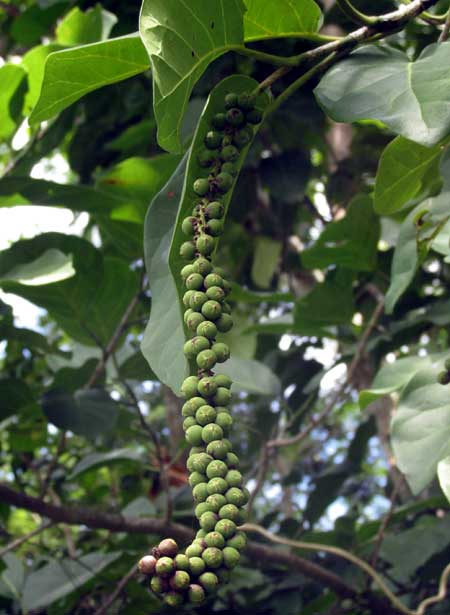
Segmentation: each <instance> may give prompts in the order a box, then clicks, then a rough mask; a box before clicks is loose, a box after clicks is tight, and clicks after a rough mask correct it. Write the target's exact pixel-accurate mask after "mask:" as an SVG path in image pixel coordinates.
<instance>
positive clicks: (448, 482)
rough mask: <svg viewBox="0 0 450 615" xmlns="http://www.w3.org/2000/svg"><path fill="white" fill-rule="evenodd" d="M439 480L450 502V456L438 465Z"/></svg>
mask: <svg viewBox="0 0 450 615" xmlns="http://www.w3.org/2000/svg"><path fill="white" fill-rule="evenodd" d="M437 471H438V478H439V483H440V485H441V489H442V491H443V492H444V493H445V497H446V498H447V500H448V501H449V502H450V456H449V457H446V458H445V459H442V460H441V461H440V462H439V463H438V469H437Z"/></svg>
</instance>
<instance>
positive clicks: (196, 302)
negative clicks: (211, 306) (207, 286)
mask: <svg viewBox="0 0 450 615" xmlns="http://www.w3.org/2000/svg"><path fill="white" fill-rule="evenodd" d="M188 292H192V295H191V296H190V299H189V305H190V307H191V309H193V310H194V311H195V312H198V311H200V310H201V309H202V307H203V306H204V304H205V303H206V302H207V301H208V295H207V294H206V293H204V292H202V291H199V290H194V291H188Z"/></svg>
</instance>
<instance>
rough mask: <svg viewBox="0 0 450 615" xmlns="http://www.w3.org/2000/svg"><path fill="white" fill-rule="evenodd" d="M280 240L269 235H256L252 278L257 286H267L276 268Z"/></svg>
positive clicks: (280, 244)
mask: <svg viewBox="0 0 450 615" xmlns="http://www.w3.org/2000/svg"><path fill="white" fill-rule="evenodd" d="M282 247H283V246H282V243H281V241H275V240H274V239H271V238H270V237H261V236H260V237H257V238H256V242H255V251H254V255H253V264H252V272H251V276H252V280H253V282H254V283H255V284H256V286H259V288H269V287H270V285H271V282H272V279H273V276H274V275H275V272H276V270H277V268H278V263H279V260H280V256H281V250H282Z"/></svg>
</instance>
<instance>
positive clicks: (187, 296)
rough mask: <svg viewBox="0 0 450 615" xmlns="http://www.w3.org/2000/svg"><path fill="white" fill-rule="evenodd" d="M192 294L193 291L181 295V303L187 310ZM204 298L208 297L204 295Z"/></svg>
mask: <svg viewBox="0 0 450 615" xmlns="http://www.w3.org/2000/svg"><path fill="white" fill-rule="evenodd" d="M194 292H195V291H193V290H187V291H186V292H185V293H184V295H183V303H184V305H185V306H186V307H187V308H189V306H190V304H191V298H192V295H193V294H194ZM206 296H208V295H206ZM189 309H191V308H189ZM187 311H188V310H186V312H187ZM190 313H192V310H191V312H190Z"/></svg>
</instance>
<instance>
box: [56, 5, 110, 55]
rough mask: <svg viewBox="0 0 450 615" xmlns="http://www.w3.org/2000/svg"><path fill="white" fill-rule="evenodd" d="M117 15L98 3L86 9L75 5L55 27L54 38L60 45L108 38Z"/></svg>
mask: <svg viewBox="0 0 450 615" xmlns="http://www.w3.org/2000/svg"><path fill="white" fill-rule="evenodd" d="M116 23H117V17H116V16H115V15H113V14H112V13H110V12H109V11H105V9H102V7H101V5H100V4H96V5H95V6H94V7H92V8H90V9H88V10H87V11H82V10H80V9H79V8H78V7H77V6H75V7H74V8H73V9H72V10H71V11H69V12H68V13H67V15H65V17H64V19H62V20H61V21H60V22H59V24H58V27H57V28H56V40H57V41H58V43H60V44H61V45H67V46H70V45H88V44H89V43H95V42H97V41H100V40H103V39H106V38H108V36H109V33H110V32H111V29H112V28H113V26H114V24H116Z"/></svg>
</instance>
